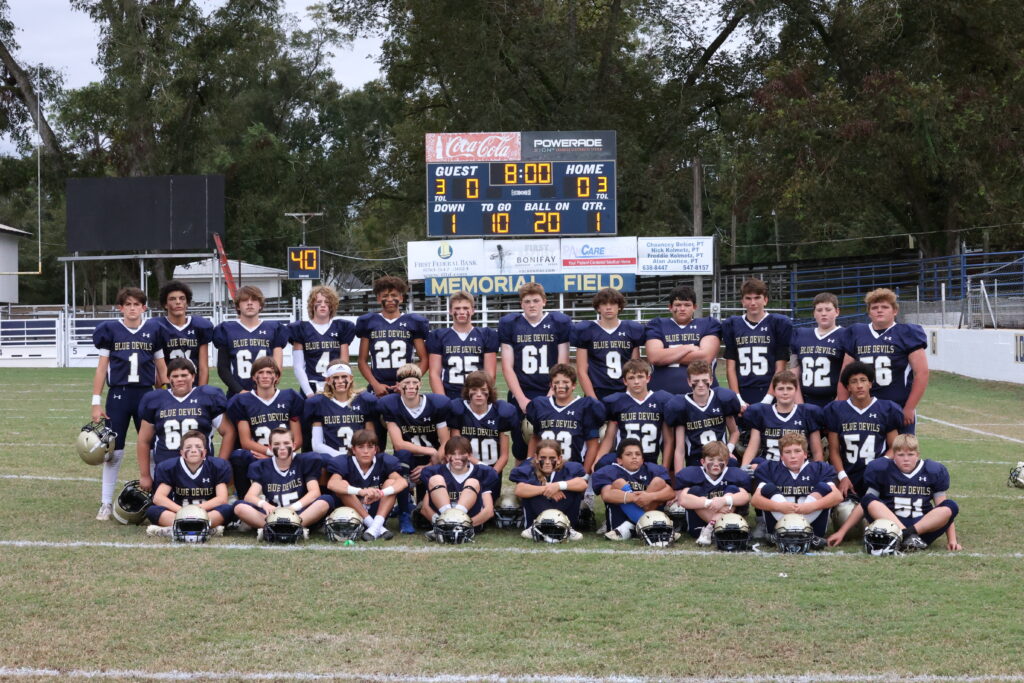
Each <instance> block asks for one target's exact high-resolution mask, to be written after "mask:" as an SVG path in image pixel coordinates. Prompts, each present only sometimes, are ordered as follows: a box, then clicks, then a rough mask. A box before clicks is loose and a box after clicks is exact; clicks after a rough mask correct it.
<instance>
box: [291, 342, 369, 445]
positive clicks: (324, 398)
mask: <svg viewBox="0 0 1024 683" xmlns="http://www.w3.org/2000/svg"><path fill="white" fill-rule="evenodd" d="M376 416H377V397H376V396H374V395H373V393H372V392H369V391H363V392H358V393H357V392H356V390H355V382H354V381H353V376H352V367H351V366H350V365H349V364H348V363H343V362H342V361H341V360H340V359H339V360H336V361H332V362H331V364H330V365H328V366H327V370H326V372H324V389H323V393H322V394H317V395H316V396H313V397H312V398H307V399H306V404H305V406H304V409H303V422H305V423H307V424H309V425H310V426H311V430H310V433H311V438H312V441H313V452H314V453H319V454H320V455H321V456H324V463H325V464H326V463H327V461H328V460H329V459H330V458H332V457H337V456H339V455H348V453H349V449H350V448H351V446H352V435H353V434H355V433H356V432H358V431H359V430H361V429H369V430H371V431H373V429H374V426H373V422H374V419H375V418H376Z"/></svg>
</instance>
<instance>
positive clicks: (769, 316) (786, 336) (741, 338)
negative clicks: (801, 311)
mask: <svg viewBox="0 0 1024 683" xmlns="http://www.w3.org/2000/svg"><path fill="white" fill-rule="evenodd" d="M740 296H741V297H742V299H741V303H742V305H743V309H744V310H745V311H746V313H745V314H744V315H734V316H732V317H731V318H729V319H728V320H726V321H725V322H724V323H723V324H722V343H723V344H724V345H725V358H726V372H727V374H728V376H729V388H730V389H732V390H733V392H735V393H737V394H739V396H740V398H741V399H743V401H744V403H745V404H753V403H760V402H761V401H762V400H765V401H766V402H768V401H770V400H771V399H770V398H768V397H769V396H770V394H771V392H770V389H771V381H772V377H773V376H774V375H775V374H776V373H779V372H782V371H783V370H785V369H786V365H787V363H788V362H789V347H790V342H791V340H792V335H793V323H792V322H790V320H789V318H787V317H786V316H784V315H779V314H778V313H769V312H767V311H766V310H765V307H766V306H767V305H768V285H766V284H765V283H764V282H762V281H761V280H758V279H756V278H751V279H749V280H747V281H746V282H744V283H743V286H742V287H740ZM744 417H746V416H744Z"/></svg>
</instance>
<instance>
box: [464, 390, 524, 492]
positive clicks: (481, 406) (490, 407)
mask: <svg viewBox="0 0 1024 683" xmlns="http://www.w3.org/2000/svg"><path fill="white" fill-rule="evenodd" d="M518 417H519V412H518V411H517V410H516V408H515V406H513V405H512V404H511V403H508V402H506V401H502V400H500V399H499V398H498V392H497V390H496V389H495V388H494V380H493V379H491V376H490V375H488V374H487V373H486V372H484V371H483V370H477V371H476V372H471V373H469V374H468V375H466V383H465V384H464V385H463V387H462V398H461V399H460V400H454V401H452V402H451V403H450V404H449V406H448V428H449V430H450V432H451V435H452V436H464V437H466V438H467V439H469V443H470V444H471V445H472V446H473V457H472V461H473V463H474V464H475V463H480V464H482V465H487V466H488V467H492V468H494V471H495V472H497V473H498V474H499V475H501V473H502V472H504V471H505V465H506V464H508V454H509V443H510V442H511V438H510V436H509V432H511V431H512V430H513V429H519V419H518ZM491 493H492V494H493V495H494V499H495V500H498V496H499V495H501V477H500V476H499V477H498V483H497V487H496V488H495V489H494V490H492V491H491Z"/></svg>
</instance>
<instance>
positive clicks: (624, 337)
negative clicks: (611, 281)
mask: <svg viewBox="0 0 1024 683" xmlns="http://www.w3.org/2000/svg"><path fill="white" fill-rule="evenodd" d="M624 308H626V297H624V296H623V295H622V292H620V291H619V290H617V289H612V288H611V287H606V288H604V289H602V290H601V291H599V292H598V293H597V294H595V295H594V310H595V311H597V320H584V321H583V322H580V323H577V324H576V327H575V328H574V329H573V343H574V345H575V346H576V372H577V374H578V375H579V378H580V387H582V389H583V394H584V395H585V396H590V397H591V398H596V399H597V400H599V401H600V400H603V399H605V398H607V397H608V396H611V395H612V394H617V393H619V392H621V391H622V381H623V379H624V378H625V375H624V374H623V373H624V371H625V365H626V362H627V361H629V360H630V359H632V358H639V357H640V347H641V346H642V345H643V343H644V327H643V325H641V324H640V323H639V322H637V321H635V320H620V319H619V315H621V314H622V310H623V309H624Z"/></svg>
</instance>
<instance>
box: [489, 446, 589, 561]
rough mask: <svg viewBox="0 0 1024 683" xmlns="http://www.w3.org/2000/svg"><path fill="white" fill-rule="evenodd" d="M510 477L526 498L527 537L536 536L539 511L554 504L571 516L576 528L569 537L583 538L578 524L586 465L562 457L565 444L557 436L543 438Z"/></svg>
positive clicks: (570, 518) (516, 489) (524, 510)
mask: <svg viewBox="0 0 1024 683" xmlns="http://www.w3.org/2000/svg"><path fill="white" fill-rule="evenodd" d="M508 478H509V481H511V482H512V483H513V484H515V485H516V488H515V494H516V496H518V497H519V499H520V500H521V501H522V502H523V516H524V518H525V522H526V524H525V526H526V528H525V529H523V532H522V536H523V538H526V539H531V538H533V533H532V530H531V527H532V526H533V522H534V520H535V519H537V515H539V514H540V513H542V512H544V511H545V510H550V509H552V508H553V509H555V510H560V511H561V512H562V513H563V514H564V515H565V516H566V517H568V518H569V524H570V525H571V527H572V528H571V529H570V530H569V535H568V537H567V539H568V540H570V541H578V540H580V539H581V538H583V534H581V533H580V532H579V531H577V530H576V527H577V526H578V525H579V518H580V503H582V502H583V492H584V491H586V490H587V479H586V475H585V474H584V473H583V466H582V465H580V464H579V463H577V462H566V461H565V459H564V458H562V444H560V443H558V442H557V441H555V440H554V439H542V440H541V441H540V443H538V444H537V451H536V453H535V454H534V456H533V457H532V458H529V459H527V460H526V462H524V463H523V464H522V465H519V467H516V468H515V469H514V470H512V472H511V473H510V474H509V477H508Z"/></svg>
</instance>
